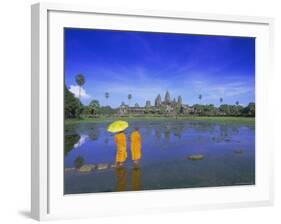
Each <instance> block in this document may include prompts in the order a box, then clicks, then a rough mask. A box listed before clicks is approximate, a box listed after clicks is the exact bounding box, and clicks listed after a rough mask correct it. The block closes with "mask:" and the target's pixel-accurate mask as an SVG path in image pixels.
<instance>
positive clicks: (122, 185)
mask: <svg viewBox="0 0 281 224" xmlns="http://www.w3.org/2000/svg"><path fill="white" fill-rule="evenodd" d="M116 177H117V189H116V191H126V177H127V172H126V169H125V168H124V167H117V168H116Z"/></svg>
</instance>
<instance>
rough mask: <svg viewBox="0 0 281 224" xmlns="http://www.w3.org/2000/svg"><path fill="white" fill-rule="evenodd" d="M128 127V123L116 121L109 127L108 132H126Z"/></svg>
mask: <svg viewBox="0 0 281 224" xmlns="http://www.w3.org/2000/svg"><path fill="white" fill-rule="evenodd" d="M128 126H129V125H128V122H126V121H114V122H113V123H111V124H110V125H109V126H108V128H107V131H109V132H112V133H115V132H119V131H124V130H125V129H126V128H127V127H128Z"/></svg>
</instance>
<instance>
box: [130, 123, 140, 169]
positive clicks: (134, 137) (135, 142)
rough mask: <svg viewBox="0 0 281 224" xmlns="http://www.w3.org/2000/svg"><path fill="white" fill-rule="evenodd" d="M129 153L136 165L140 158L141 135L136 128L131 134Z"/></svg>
mask: <svg viewBox="0 0 281 224" xmlns="http://www.w3.org/2000/svg"><path fill="white" fill-rule="evenodd" d="M131 153H132V160H133V162H134V164H135V165H137V164H138V163H139V160H140V159H141V136H140V133H139V131H138V129H137V128H135V129H134V131H133V132H132V134H131Z"/></svg>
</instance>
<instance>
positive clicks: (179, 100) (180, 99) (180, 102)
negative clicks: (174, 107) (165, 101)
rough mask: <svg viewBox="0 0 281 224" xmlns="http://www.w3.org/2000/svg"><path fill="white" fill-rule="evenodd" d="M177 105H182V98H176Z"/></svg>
mask: <svg viewBox="0 0 281 224" xmlns="http://www.w3.org/2000/svg"><path fill="white" fill-rule="evenodd" d="M178 104H179V105H182V98H181V96H179V97H178Z"/></svg>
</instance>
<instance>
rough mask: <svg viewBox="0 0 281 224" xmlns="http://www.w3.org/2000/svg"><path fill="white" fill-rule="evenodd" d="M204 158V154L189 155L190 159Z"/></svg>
mask: <svg viewBox="0 0 281 224" xmlns="http://www.w3.org/2000/svg"><path fill="white" fill-rule="evenodd" d="M203 158H204V156H203V155H201V154H197V155H191V156H188V159H190V160H202V159H203Z"/></svg>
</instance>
